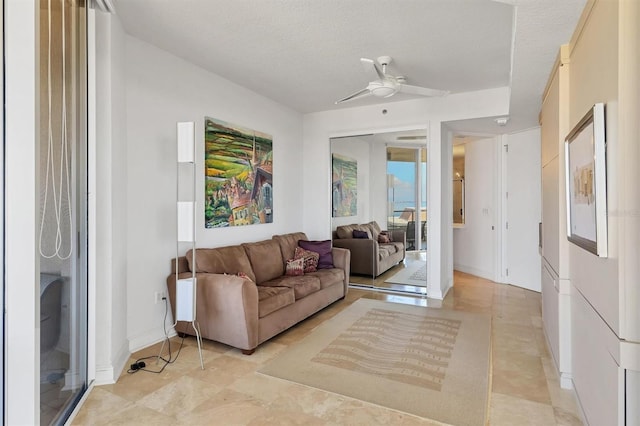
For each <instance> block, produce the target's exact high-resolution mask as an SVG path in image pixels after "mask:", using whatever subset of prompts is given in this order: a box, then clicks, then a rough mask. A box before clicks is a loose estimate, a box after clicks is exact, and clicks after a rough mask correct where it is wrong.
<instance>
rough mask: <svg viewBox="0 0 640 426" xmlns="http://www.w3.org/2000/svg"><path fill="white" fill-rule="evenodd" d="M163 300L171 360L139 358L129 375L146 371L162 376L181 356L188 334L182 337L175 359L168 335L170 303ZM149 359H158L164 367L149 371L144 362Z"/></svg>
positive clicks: (154, 356)
mask: <svg viewBox="0 0 640 426" xmlns="http://www.w3.org/2000/svg"><path fill="white" fill-rule="evenodd" d="M162 300H164V319H163V320H162V328H163V330H164V336H165V339H166V340H167V346H168V347H169V359H166V358H164V357H162V354H160V355H152V356H145V357H142V358H138V359H136V361H135V362H134V363H133V364H131V366H130V367H129V369H128V370H127V373H129V374H133V373H137V372H138V371H146V372H147V373H154V374H160V373H162V372H163V371H164V369H165V368H167V366H168V365H169V364H173V363H174V362H176V361H177V360H178V356H180V352H181V351H182V347H183V346H184V339H185V337H186V336H187V335H186V334H183V335H182V340H181V341H180V347H179V348H178V353H176V357H175V358H173V355H172V353H171V339H169V334H168V333H167V315H168V313H169V303H168V302H167V298H166V297H163V298H162ZM147 359H156V360H159V361H163V362H164V365H163V366H162V367H161V368H160V369H159V370H152V369H149V368H147V364H146V363H145V362H144V360H147Z"/></svg>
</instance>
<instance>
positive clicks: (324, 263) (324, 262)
mask: <svg viewBox="0 0 640 426" xmlns="http://www.w3.org/2000/svg"><path fill="white" fill-rule="evenodd" d="M298 246H300V247H302V248H303V249H305V250H309V251H314V252H316V253H318V254H319V255H320V258H319V259H318V269H331V268H333V255H332V254H331V240H325V241H306V240H299V241H298Z"/></svg>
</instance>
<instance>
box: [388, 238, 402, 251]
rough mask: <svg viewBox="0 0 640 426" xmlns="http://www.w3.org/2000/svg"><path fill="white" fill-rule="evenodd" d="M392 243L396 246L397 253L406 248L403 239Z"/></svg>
mask: <svg viewBox="0 0 640 426" xmlns="http://www.w3.org/2000/svg"><path fill="white" fill-rule="evenodd" d="M390 244H393V245H394V246H395V247H396V253H397V252H399V251H402V250H404V243H403V242H402V241H392V242H391V243H390Z"/></svg>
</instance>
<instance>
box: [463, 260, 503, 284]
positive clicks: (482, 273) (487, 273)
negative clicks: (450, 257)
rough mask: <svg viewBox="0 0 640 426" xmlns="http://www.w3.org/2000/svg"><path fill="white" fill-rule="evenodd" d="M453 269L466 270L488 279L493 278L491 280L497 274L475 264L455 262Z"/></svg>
mask: <svg viewBox="0 0 640 426" xmlns="http://www.w3.org/2000/svg"><path fill="white" fill-rule="evenodd" d="M453 269H455V270H456V271H458V272H464V273H465V274H470V275H475V276H476V277H480V278H485V279H487V280H491V281H494V280H495V276H494V274H493V272H490V271H485V270H483V269H478V268H474V267H473V266H466V265H460V264H455V263H454V265H453Z"/></svg>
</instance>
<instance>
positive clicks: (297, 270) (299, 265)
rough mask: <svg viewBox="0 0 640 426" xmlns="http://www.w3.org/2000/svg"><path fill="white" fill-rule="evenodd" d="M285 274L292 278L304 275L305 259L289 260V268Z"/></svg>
mask: <svg viewBox="0 0 640 426" xmlns="http://www.w3.org/2000/svg"><path fill="white" fill-rule="evenodd" d="M284 274H285V275H287V276H291V277H296V276H300V275H304V259H303V258H299V259H289V260H287V267H286V268H285V272H284Z"/></svg>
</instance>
